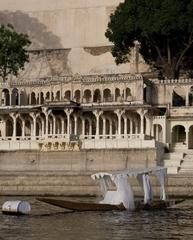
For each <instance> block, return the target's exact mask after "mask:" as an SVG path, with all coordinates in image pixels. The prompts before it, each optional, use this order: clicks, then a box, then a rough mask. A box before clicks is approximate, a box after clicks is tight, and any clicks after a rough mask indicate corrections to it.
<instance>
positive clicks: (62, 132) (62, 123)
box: [60, 117, 64, 135]
mask: <svg viewBox="0 0 193 240" xmlns="http://www.w3.org/2000/svg"><path fill="white" fill-rule="evenodd" d="M60 120H61V125H62V129H61V134H62V135H64V118H63V117H61V119H60Z"/></svg>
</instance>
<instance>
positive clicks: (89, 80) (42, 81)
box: [10, 73, 143, 86]
mask: <svg viewBox="0 0 193 240" xmlns="http://www.w3.org/2000/svg"><path fill="white" fill-rule="evenodd" d="M136 80H143V77H142V75H140V74H136V75H131V74H128V73H124V74H101V75H78V74H76V75H73V76H72V75H68V76H61V77H46V78H39V79H37V78H30V79H26V78H18V79H14V80H11V83H10V85H11V86H36V85H38V86H39V85H50V84H52V83H53V84H56V83H69V82H80V83H83V84H93V83H106V82H108V83H109V82H117V81H121V82H127V81H136Z"/></svg>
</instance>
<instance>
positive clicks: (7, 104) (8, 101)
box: [1, 89, 10, 106]
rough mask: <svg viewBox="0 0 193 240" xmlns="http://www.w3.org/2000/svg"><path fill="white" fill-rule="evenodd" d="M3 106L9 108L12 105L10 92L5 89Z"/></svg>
mask: <svg viewBox="0 0 193 240" xmlns="http://www.w3.org/2000/svg"><path fill="white" fill-rule="evenodd" d="M1 103H2V105H4V106H9V105H10V96H9V90H8V89H3V91H2V102H1Z"/></svg>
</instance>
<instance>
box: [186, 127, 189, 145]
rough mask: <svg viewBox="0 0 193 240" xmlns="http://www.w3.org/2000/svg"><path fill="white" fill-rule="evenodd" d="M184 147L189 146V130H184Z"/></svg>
mask: <svg viewBox="0 0 193 240" xmlns="http://www.w3.org/2000/svg"><path fill="white" fill-rule="evenodd" d="M186 148H187V149H188V148H189V131H188V130H186Z"/></svg>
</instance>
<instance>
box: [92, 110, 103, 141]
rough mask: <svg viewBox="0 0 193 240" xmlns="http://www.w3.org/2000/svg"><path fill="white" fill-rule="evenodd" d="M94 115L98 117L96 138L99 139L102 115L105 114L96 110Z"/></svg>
mask: <svg viewBox="0 0 193 240" xmlns="http://www.w3.org/2000/svg"><path fill="white" fill-rule="evenodd" d="M93 114H94V115H95V117H96V135H95V138H96V139H99V120H100V116H101V114H103V111H101V110H94V111H93Z"/></svg>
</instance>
